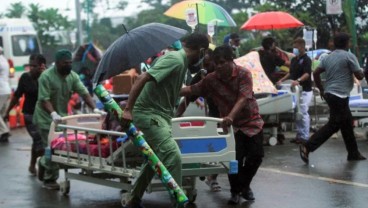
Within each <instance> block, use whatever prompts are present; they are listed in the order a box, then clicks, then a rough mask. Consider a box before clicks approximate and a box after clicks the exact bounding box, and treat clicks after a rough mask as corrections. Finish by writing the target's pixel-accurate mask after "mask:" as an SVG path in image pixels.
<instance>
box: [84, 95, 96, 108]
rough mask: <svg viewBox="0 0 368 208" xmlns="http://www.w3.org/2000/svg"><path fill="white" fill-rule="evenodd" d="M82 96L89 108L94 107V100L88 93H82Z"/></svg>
mask: <svg viewBox="0 0 368 208" xmlns="http://www.w3.org/2000/svg"><path fill="white" fill-rule="evenodd" d="M82 98H83V100H84V101H85V102H86V104H87V105H88V106H89V107H90V108H91V109H95V108H96V105H95V102H94V101H93V99H92V97H91V95H90V94H89V93H87V94H85V95H83V96H82Z"/></svg>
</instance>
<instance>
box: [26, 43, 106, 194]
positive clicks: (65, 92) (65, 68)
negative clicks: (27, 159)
mask: <svg viewBox="0 0 368 208" xmlns="http://www.w3.org/2000/svg"><path fill="white" fill-rule="evenodd" d="M38 85H39V87H38V98H37V103H36V107H35V111H34V115H33V122H34V124H35V125H36V126H37V129H38V131H39V133H40V135H41V138H42V143H43V146H44V147H46V146H47V145H48V135H49V130H50V124H51V122H52V121H54V122H60V121H61V117H62V116H66V115H67V112H68V111H67V107H68V101H69V99H70V97H71V95H72V94H73V93H74V92H76V93H78V94H79V95H80V96H81V97H83V99H84V100H85V102H86V103H87V105H88V106H89V107H90V108H92V109H94V110H93V112H94V113H100V114H104V112H103V111H100V110H98V109H97V108H96V107H95V103H94V102H93V100H92V97H91V95H90V94H89V93H88V90H87V89H86V87H85V86H84V85H83V83H82V82H81V80H80V79H79V76H78V74H77V73H75V72H73V71H72V54H71V52H70V51H68V50H66V49H61V50H59V51H57V52H56V54H55V66H52V67H51V68H49V69H47V70H46V71H44V72H43V73H42V74H41V76H40V78H39V80H38ZM38 171H39V172H38V178H39V179H40V180H41V181H43V182H44V183H43V187H44V188H47V189H59V188H60V186H59V184H58V183H56V180H57V179H58V177H59V167H58V165H57V164H55V163H53V162H51V161H47V159H46V158H45V156H43V157H42V158H41V159H40V160H39V170H38Z"/></svg>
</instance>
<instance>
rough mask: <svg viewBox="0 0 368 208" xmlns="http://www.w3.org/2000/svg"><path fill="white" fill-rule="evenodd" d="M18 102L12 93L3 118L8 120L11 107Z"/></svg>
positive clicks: (17, 98)
mask: <svg viewBox="0 0 368 208" xmlns="http://www.w3.org/2000/svg"><path fill="white" fill-rule="evenodd" d="M18 103H19V97H17V96H15V95H14V96H13V97H12V99H11V101H10V104H9V106H8V108H7V109H6V112H5V116H4V120H8V117H9V113H10V111H11V109H13V107H14V106H16V105H17V104H18Z"/></svg>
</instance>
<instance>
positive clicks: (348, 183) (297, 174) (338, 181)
mask: <svg viewBox="0 0 368 208" xmlns="http://www.w3.org/2000/svg"><path fill="white" fill-rule="evenodd" d="M259 170H261V171H266V172H271V173H279V174H284V175H291V176H297V177H302V178H310V179H316V180H320V181H327V182H330V183H339V184H345V185H351V186H358V187H363V188H368V184H365V183H357V182H352V181H345V180H338V179H334V178H327V177H320V176H314V175H307V174H302V173H294V172H289V171H282V170H278V169H274V168H259Z"/></svg>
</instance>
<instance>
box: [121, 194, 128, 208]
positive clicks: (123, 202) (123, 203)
mask: <svg viewBox="0 0 368 208" xmlns="http://www.w3.org/2000/svg"><path fill="white" fill-rule="evenodd" d="M120 193H121V200H120V203H121V206H122V207H123V208H125V207H127V206H128V196H129V192H128V191H126V190H121V191H120Z"/></svg>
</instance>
